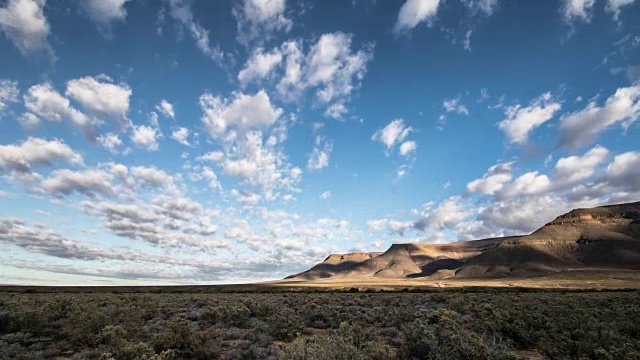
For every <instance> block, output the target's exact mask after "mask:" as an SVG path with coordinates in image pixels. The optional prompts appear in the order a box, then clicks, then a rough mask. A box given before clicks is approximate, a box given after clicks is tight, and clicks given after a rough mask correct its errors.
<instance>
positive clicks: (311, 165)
mask: <svg viewBox="0 0 640 360" xmlns="http://www.w3.org/2000/svg"><path fill="white" fill-rule="evenodd" d="M332 150H333V144H332V143H331V142H330V141H326V140H324V138H323V137H322V136H316V139H315V146H314V147H313V150H312V151H311V155H310V156H309V161H308V162H307V169H309V170H311V171H318V170H321V169H324V168H326V167H327V166H329V157H330V156H331V151H332Z"/></svg>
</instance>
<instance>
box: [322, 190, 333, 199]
mask: <svg viewBox="0 0 640 360" xmlns="http://www.w3.org/2000/svg"><path fill="white" fill-rule="evenodd" d="M329 198H331V191H325V192H323V193H322V194H320V200H328V199H329Z"/></svg>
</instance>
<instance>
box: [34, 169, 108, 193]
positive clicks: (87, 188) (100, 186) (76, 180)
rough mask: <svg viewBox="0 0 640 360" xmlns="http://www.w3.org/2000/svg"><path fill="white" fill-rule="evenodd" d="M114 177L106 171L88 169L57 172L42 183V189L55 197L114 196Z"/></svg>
mask: <svg viewBox="0 0 640 360" xmlns="http://www.w3.org/2000/svg"><path fill="white" fill-rule="evenodd" d="M112 179H113V176H112V175H111V174H109V173H107V172H106V171H103V170H98V169H87V170H82V171H72V170H68V169H62V170H56V171H54V172H53V173H52V175H51V177H49V178H48V179H45V180H43V181H42V184H41V186H42V189H43V190H44V191H46V192H47V193H50V194H53V195H71V194H73V193H74V192H77V193H80V194H84V195H87V196H90V197H94V196H95V195H96V194H104V195H108V196H113V195H115V194H116V189H115V187H114V186H113V185H112V184H111V182H112Z"/></svg>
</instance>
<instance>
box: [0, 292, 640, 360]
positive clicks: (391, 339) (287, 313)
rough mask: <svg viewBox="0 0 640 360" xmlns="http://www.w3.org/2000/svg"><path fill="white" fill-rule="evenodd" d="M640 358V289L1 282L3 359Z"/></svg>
mask: <svg viewBox="0 0 640 360" xmlns="http://www.w3.org/2000/svg"><path fill="white" fill-rule="evenodd" d="M41 358H42V359H54V358H57V359H318V360H319V359H345V360H346V359H381V360H382V359H543V358H548V359H640V292H639V291H637V290H627V291H623V290H621V291H573V290H572V291H568V290H554V291H545V290H532V289H444V290H435V289H431V290H425V289H422V290H420V289H415V290H408V289H407V290H406V291H395V292H380V291H369V292H359V291H356V289H353V290H352V291H350V292H349V291H345V292H326V291H318V290H314V291H305V292H286V291H272V292H242V293H225V292H219V291H214V292H210V291H207V290H206V289H204V290H203V289H200V290H193V289H192V290H188V291H187V290H178V289H176V288H172V289H154V290H152V292H144V291H140V290H137V291H136V292H129V291H126V290H122V289H119V290H113V291H107V290H101V291H99V292H94V291H91V289H84V290H74V291H73V292H56V291H52V290H50V289H49V290H48V291H46V292H40V291H38V290H33V289H20V288H11V289H3V290H1V291H0V359H41Z"/></svg>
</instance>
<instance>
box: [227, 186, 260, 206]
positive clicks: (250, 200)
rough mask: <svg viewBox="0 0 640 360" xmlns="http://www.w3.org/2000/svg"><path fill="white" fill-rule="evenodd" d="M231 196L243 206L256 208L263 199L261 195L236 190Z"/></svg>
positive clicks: (232, 191)
mask: <svg viewBox="0 0 640 360" xmlns="http://www.w3.org/2000/svg"><path fill="white" fill-rule="evenodd" d="M231 195H233V196H234V197H235V198H236V200H238V202H239V203H240V204H242V205H243V206H256V205H258V204H259V203H260V200H261V199H262V197H261V196H260V195H259V194H255V193H252V192H249V191H239V190H236V189H233V190H231Z"/></svg>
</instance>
